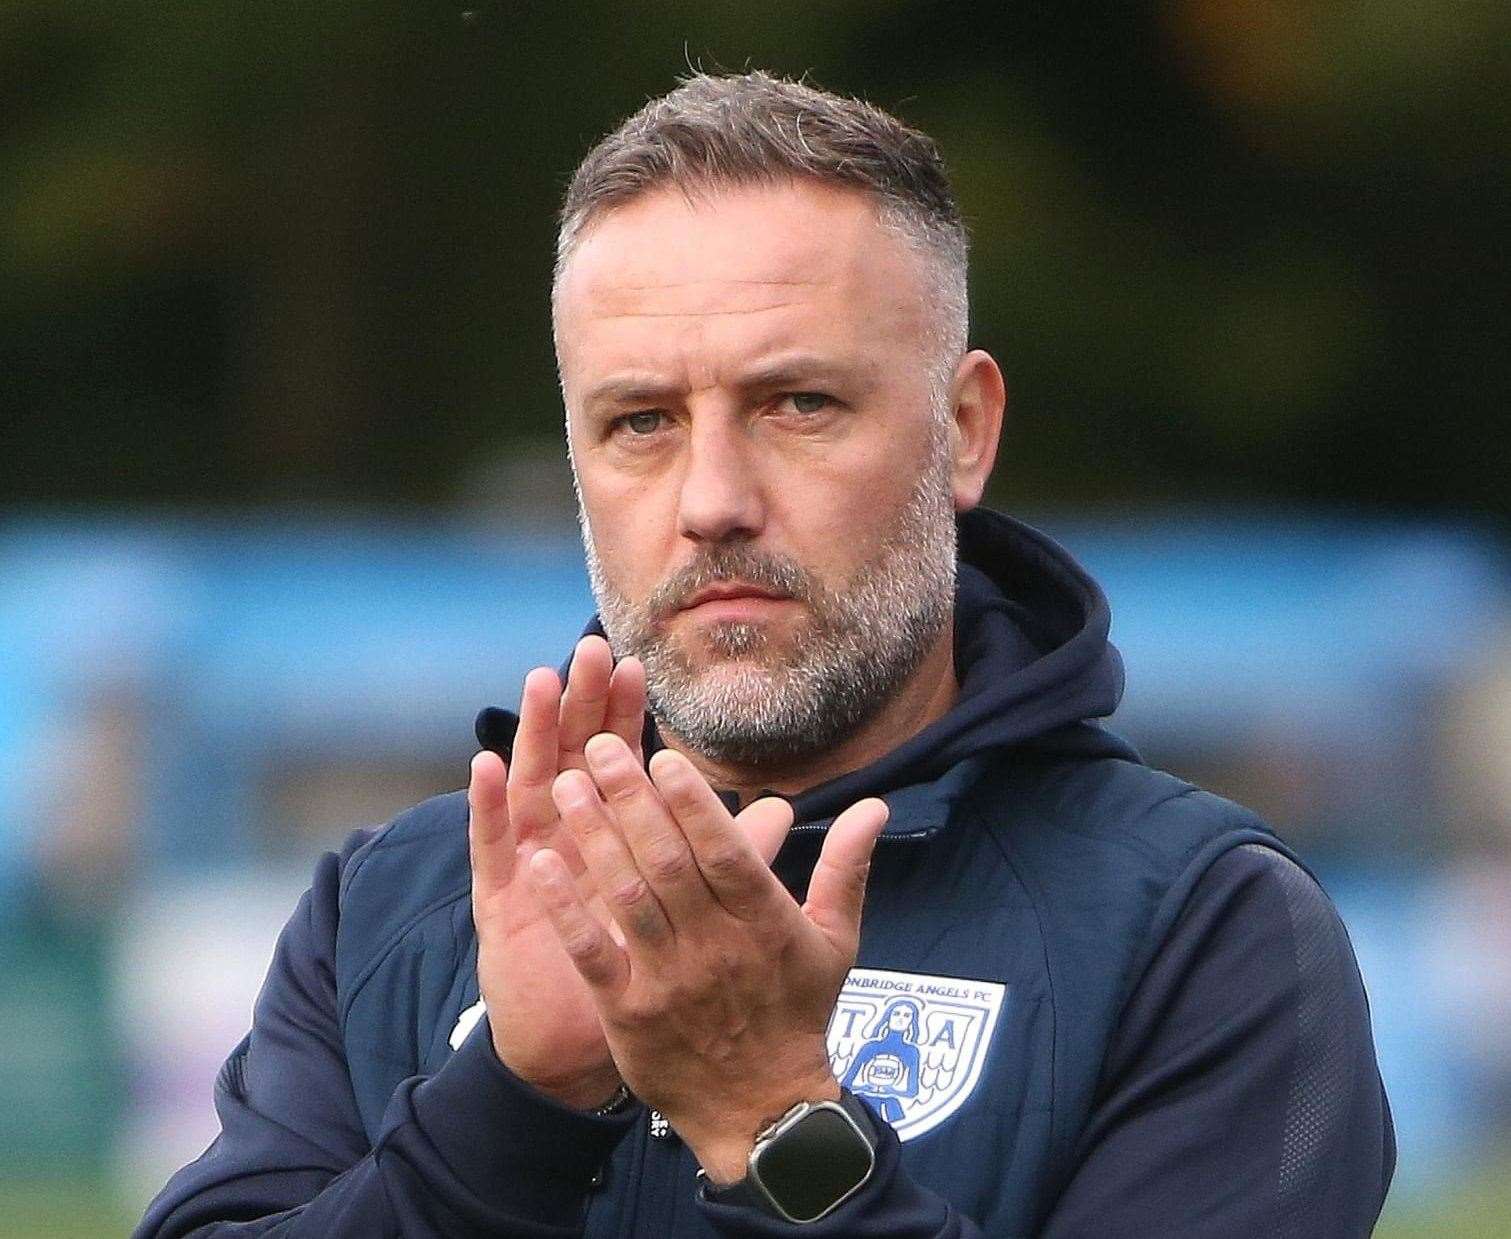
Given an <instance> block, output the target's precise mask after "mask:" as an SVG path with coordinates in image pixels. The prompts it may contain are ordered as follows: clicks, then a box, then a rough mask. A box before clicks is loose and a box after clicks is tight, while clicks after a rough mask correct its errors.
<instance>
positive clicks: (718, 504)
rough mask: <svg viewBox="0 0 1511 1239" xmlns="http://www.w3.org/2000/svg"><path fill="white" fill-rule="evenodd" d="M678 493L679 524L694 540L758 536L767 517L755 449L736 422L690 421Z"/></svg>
mask: <svg viewBox="0 0 1511 1239" xmlns="http://www.w3.org/2000/svg"><path fill="white" fill-rule="evenodd" d="M692 423H693V424H692V430H691V433H690V434H689V436H688V440H687V448H686V451H687V457H686V465H685V468H684V471H683V475H682V489H681V494H680V495H679V497H678V499H679V505H678V513H677V517H678V525H679V530H680V532H681V534H682V536H683V537H685V538H690V539H692V540H693V541H695V542H722V541H726V540H728V539H732V538H748V537H753V536H754V535H756V534H758V533H760V531H761V527H762V525H763V524H764V523H765V519H766V505H765V499H764V495H763V489H762V482H761V478H760V475H759V472H758V468H757V463H758V462H757V461H756V460H755V459H754V457H753V452H752V445H751V444H750V442H749V440H748V436H747V435H746V434H745V433H744V431H743V427H741V426H740V425H739V424H738V421H737V419H735V418H725V417H719V416H711V417H704V418H693V419H692Z"/></svg>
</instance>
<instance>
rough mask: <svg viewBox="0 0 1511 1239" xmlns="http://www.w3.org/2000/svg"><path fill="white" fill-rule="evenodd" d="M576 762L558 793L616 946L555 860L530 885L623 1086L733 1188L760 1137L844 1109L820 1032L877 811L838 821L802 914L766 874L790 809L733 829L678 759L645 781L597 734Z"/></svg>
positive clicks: (780, 805) (859, 895)
mask: <svg viewBox="0 0 1511 1239" xmlns="http://www.w3.org/2000/svg"><path fill="white" fill-rule="evenodd" d="M586 756H587V765H588V769H587V771H586V772H584V771H580V770H569V771H566V772H564V773H562V774H561V775H559V776H558V777H557V779H556V782H555V784H554V786H553V788H552V794H553V796H554V797H555V800H556V804H557V808H558V810H559V812H560V814H561V818H562V821H564V822H565V823H566V824H567V825H568V827H569V828H570V829H571V832H572V835H573V837H574V838H575V839H576V841H577V847H578V850H579V851H580V853H581V856H582V861H583V863H584V864H585V865H586V867H587V873H588V875H589V877H590V878H591V879H592V881H593V883H594V884H595V885H596V886H597V889H598V893H599V894H600V896H601V897H602V898H603V900H604V902H605V903H606V905H607V907H608V909H609V911H610V914H611V915H612V916H613V919H614V922H615V924H616V925H617V926H618V928H619V930H620V931H621V934H622V937H623V943H622V944H621V943H619V942H617V941H615V936H613V935H611V934H610V933H609V932H608V931H607V930H606V929H605V928H604V926H603V925H602V923H601V922H600V921H599V920H598V919H597V918H595V917H594V916H593V915H592V914H591V913H590V912H589V911H588V909H587V907H586V905H585V904H584V902H583V896H582V893H581V891H580V889H579V882H574V880H573V878H572V874H571V872H570V871H569V870H568V868H567V865H566V863H565V862H564V861H563V860H562V858H561V857H560V855H558V854H557V853H556V852H555V851H553V850H551V849H544V850H542V851H540V852H537V853H536V854H535V855H534V857H533V858H532V859H531V861H530V877H531V879H532V881H533V882H534V883H535V885H536V889H537V891H538V893H539V895H540V898H541V901H542V904H543V906H544V907H545V908H546V910H547V913H548V915H549V916H550V918H551V921H552V924H553V925H554V926H555V928H556V931H557V933H558V934H559V935H560V937H561V942H562V945H563V947H564V948H565V949H566V951H567V954H568V955H569V956H570V957H571V959H572V961H573V963H574V964H575V965H576V967H577V970H578V971H579V973H581V975H582V977H583V978H584V980H586V981H587V983H588V985H589V987H590V990H591V992H592V994H593V996H594V1000H595V1002H596V1003H597V1005H598V1011H599V1016H600V1018H601V1019H602V1021H603V1028H604V1034H605V1037H606V1039H607V1041H608V1045H609V1050H610V1052H611V1054H612V1055H613V1057H614V1061H615V1063H616V1064H617V1065H618V1067H619V1071H620V1074H621V1075H622V1076H623V1078H624V1080H625V1082H626V1083H627V1084H628V1085H629V1087H630V1088H631V1089H632V1090H633V1091H634V1092H635V1094H636V1095H637V1096H638V1097H640V1098H641V1100H643V1101H644V1102H646V1104H647V1105H650V1106H653V1107H655V1108H656V1109H658V1110H659V1111H661V1113H662V1114H663V1115H664V1116H665V1117H666V1119H667V1120H668V1121H669V1122H670V1123H671V1125H672V1127H673V1128H675V1129H676V1131H677V1133H678V1135H680V1136H681V1137H682V1139H683V1140H685V1141H686V1142H687V1144H688V1146H689V1147H690V1148H691V1149H692V1151H693V1153H694V1154H695V1155H696V1156H697V1158H698V1161H699V1162H700V1163H701V1165H702V1166H703V1169H704V1171H705V1172H706V1173H707V1174H708V1176H709V1178H710V1179H711V1180H712V1181H713V1182H715V1183H733V1182H736V1181H738V1180H740V1179H742V1178H744V1176H745V1173H746V1159H747V1157H748V1156H749V1153H750V1150H751V1148H752V1146H753V1144H754V1141H755V1136H756V1134H757V1132H759V1130H760V1129H761V1128H762V1127H763V1126H765V1125H766V1124H767V1123H768V1122H770V1121H771V1120H772V1119H775V1118H778V1117H780V1116H781V1115H782V1114H783V1113H785V1112H786V1111H787V1110H788V1109H789V1108H790V1107H791V1106H792V1105H794V1104H795V1103H797V1102H799V1101H819V1100H833V1099H835V1098H837V1097H838V1096H839V1084H838V1082H837V1081H836V1080H835V1078H834V1073H833V1071H832V1070H831V1068H830V1066H829V1054H828V1049H827V1045H826V1031H827V1028H828V1024H829V1018H830V1015H831V1013H832V1012H833V1009H834V1003H835V1000H836V999H837V998H838V996H839V991H840V987H841V985H843V984H844V979H845V974H846V972H847V971H848V970H849V968H850V967H851V965H852V964H853V963H854V962H855V952H856V947H857V945H858V943H859V940H860V917H861V906H862V903H863V901H864V897H865V890H866V876H867V872H868V870H869V867H870V860H871V851H872V848H873V847H874V846H875V843H876V839H877V837H878V836H879V835H880V833H881V829H882V827H883V826H884V825H885V824H886V819H887V809H886V805H885V804H883V803H882V802H881V801H880V800H863V801H860V802H859V803H858V804H855V805H852V806H851V807H850V808H849V809H847V810H846V811H845V812H844V813H842V814H840V816H839V817H838V818H836V819H835V821H834V824H833V825H832V826H830V828H829V831H828V834H827V836H826V837H825V839H824V844H823V849H822V852H821V854H820V857H819V860H818V862H817V864H816V865H815V866H814V869H813V875H812V878H811V879H810V882H809V887H808V897H807V901H806V902H805V903H804V904H803V905H802V907H799V906H798V904H797V903H796V901H795V900H794V899H793V898H792V896H791V895H789V894H788V893H787V891H786V889H785V888H784V887H783V886H782V884H781V883H780V882H779V881H778V880H777V878H776V876H775V875H774V874H773V873H772V872H771V869H770V867H769V865H770V861H771V859H772V858H773V857H774V856H775V855H776V852H777V850H778V849H779V848H780V847H781V844H782V840H783V839H784V838H785V837H786V835H787V832H788V830H789V829H790V828H791V825H792V810H791V808H790V806H788V804H787V802H786V801H784V800H781V799H778V798H775V797H772V798H768V799H764V800H758V801H756V802H755V803H753V804H751V805H749V806H748V807H747V808H746V809H745V810H744V811H743V812H742V813H741V814H740V815H739V816H738V817H732V816H731V815H730V813H729V811H728V810H727V809H725V807H724V805H723V803H722V802H721V801H720V800H719V798H718V796H716V795H715V794H714V792H713V789H712V788H710V787H709V786H708V784H707V782H706V781H705V780H704V779H703V776H702V775H701V774H699V773H698V771H697V770H696V769H695V768H694V767H693V765H692V763H691V762H689V761H688V760H687V758H685V757H684V756H682V755H681V754H680V753H677V752H674V751H672V750H663V751H662V752H660V753H657V754H656V755H655V757H654V758H652V760H651V763H650V773H649V777H647V774H646V772H645V771H644V770H642V769H641V766H640V763H639V761H638V760H636V758H635V756H634V754H633V753H632V752H631V751H630V749H629V747H628V746H627V745H626V744H625V743H624V741H623V740H621V739H620V738H619V737H618V736H614V735H609V734H605V735H599V736H595V737H594V738H593V739H592V740H591V741H590V742H589V744H588V746H587V752H586Z"/></svg>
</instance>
